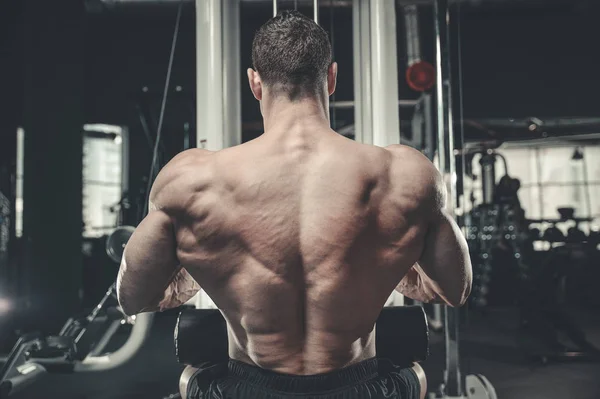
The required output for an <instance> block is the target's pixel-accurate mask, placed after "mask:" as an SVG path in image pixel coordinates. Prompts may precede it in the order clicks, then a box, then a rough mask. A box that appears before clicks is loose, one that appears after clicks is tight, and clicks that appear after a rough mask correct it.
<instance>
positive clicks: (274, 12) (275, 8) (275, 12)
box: [273, 0, 277, 17]
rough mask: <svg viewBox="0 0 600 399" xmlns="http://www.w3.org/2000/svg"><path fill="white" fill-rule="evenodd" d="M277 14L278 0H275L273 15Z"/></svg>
mask: <svg viewBox="0 0 600 399" xmlns="http://www.w3.org/2000/svg"><path fill="white" fill-rule="evenodd" d="M276 16H277V0H273V17H276Z"/></svg>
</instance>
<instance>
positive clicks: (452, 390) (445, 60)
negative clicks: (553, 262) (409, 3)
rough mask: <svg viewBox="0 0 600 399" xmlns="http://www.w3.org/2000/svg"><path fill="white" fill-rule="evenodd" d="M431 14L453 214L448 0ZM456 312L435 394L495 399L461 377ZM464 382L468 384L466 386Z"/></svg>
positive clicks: (442, 156)
mask: <svg viewBox="0 0 600 399" xmlns="http://www.w3.org/2000/svg"><path fill="white" fill-rule="evenodd" d="M433 17H434V20H433V23H434V33H435V43H436V71H437V75H436V76H437V81H436V83H437V85H436V94H437V120H438V132H437V133H438V136H437V137H438V143H437V149H438V151H437V156H438V169H439V170H440V172H441V173H442V175H443V176H447V177H449V178H450V179H449V181H450V184H449V189H448V198H449V200H450V204H451V205H452V206H451V207H450V209H451V212H452V216H455V215H454V202H455V199H456V198H457V197H456V196H457V184H456V181H455V180H454V178H455V177H456V176H457V174H456V152H455V150H456V147H455V141H454V140H455V135H454V123H453V118H452V90H451V88H452V68H451V65H450V53H451V51H450V50H451V48H450V4H449V1H448V0H435V1H434V3H433ZM462 138H463V137H461V140H462ZM459 312H460V310H459V309H455V308H449V307H446V311H445V317H444V334H445V344H446V368H445V371H444V383H443V385H442V386H441V387H440V389H439V395H437V396H438V397H442V398H472V399H495V398H496V392H495V391H494V389H493V387H492V386H491V384H489V383H487V384H485V383H484V382H483V381H487V380H486V379H485V377H482V376H478V375H476V376H467V378H466V379H463V376H462V374H461V370H460V358H459V325H460V313H459ZM467 381H468V382H469V384H470V385H465V383H466V382H467ZM465 387H466V389H465ZM434 396H436V395H434Z"/></svg>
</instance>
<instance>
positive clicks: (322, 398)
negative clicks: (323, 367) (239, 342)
mask: <svg viewBox="0 0 600 399" xmlns="http://www.w3.org/2000/svg"><path fill="white" fill-rule="evenodd" d="M420 394H421V384H420V382H419V377H418V376H417V374H416V373H415V372H414V370H413V369H412V368H400V367H397V366H394V365H393V364H392V363H391V362H390V361H389V360H385V359H370V360H366V361H364V362H361V363H357V364H355V365H352V366H350V367H346V368H344V369H342V370H338V371H334V372H331V373H326V374H317V375H310V376H296V375H288V374H279V373H275V372H272V371H268V370H265V369H261V368H259V367H255V366H250V365H248V364H246V363H242V362H238V361H235V360H230V361H229V364H227V363H224V364H218V365H215V366H211V367H207V368H202V369H200V370H198V371H197V372H196V373H195V374H194V375H193V376H192V378H191V379H190V382H189V384H188V396H187V399H205V398H210V399H221V398H222V399H250V398H252V399H282V398H319V399H329V398H332V399H333V398H335V399H350V398H356V399H358V398H363V399H376V398H386V399H419V396H420Z"/></svg>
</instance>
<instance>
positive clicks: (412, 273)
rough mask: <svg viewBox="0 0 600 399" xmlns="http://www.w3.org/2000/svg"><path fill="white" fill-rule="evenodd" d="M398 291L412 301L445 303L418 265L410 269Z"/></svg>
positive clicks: (397, 288)
mask: <svg viewBox="0 0 600 399" xmlns="http://www.w3.org/2000/svg"><path fill="white" fill-rule="evenodd" d="M396 291H398V292H399V293H401V294H402V295H404V296H406V297H408V298H410V299H413V300H415V301H419V302H423V303H445V301H444V300H443V299H442V298H441V297H440V296H439V295H437V294H436V292H435V289H434V287H433V283H432V282H431V281H430V280H429V279H428V278H427V276H426V275H425V273H423V271H422V270H421V268H420V266H419V265H418V264H415V265H414V266H413V267H411V268H410V270H409V271H408V273H406V275H405V276H404V278H403V279H402V280H401V281H400V283H399V284H398V286H397V287H396Z"/></svg>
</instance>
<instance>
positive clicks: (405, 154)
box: [385, 144, 440, 183]
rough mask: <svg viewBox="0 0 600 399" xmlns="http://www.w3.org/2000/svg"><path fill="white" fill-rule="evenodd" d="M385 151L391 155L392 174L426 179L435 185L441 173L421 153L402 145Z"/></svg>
mask: <svg viewBox="0 0 600 399" xmlns="http://www.w3.org/2000/svg"><path fill="white" fill-rule="evenodd" d="M385 149H386V150H387V151H388V152H389V153H390V154H391V162H390V172H391V173H392V174H404V175H411V176H414V177H419V178H420V179H425V181H423V183H425V182H431V183H435V182H437V179H438V178H440V173H439V172H438V170H437V169H436V167H435V166H434V165H433V163H432V162H431V161H430V160H429V158H427V157H426V156H425V155H423V154H422V153H421V152H420V151H418V150H416V149H414V148H412V147H409V146H406V145H401V144H394V145H391V146H388V147H385Z"/></svg>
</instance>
